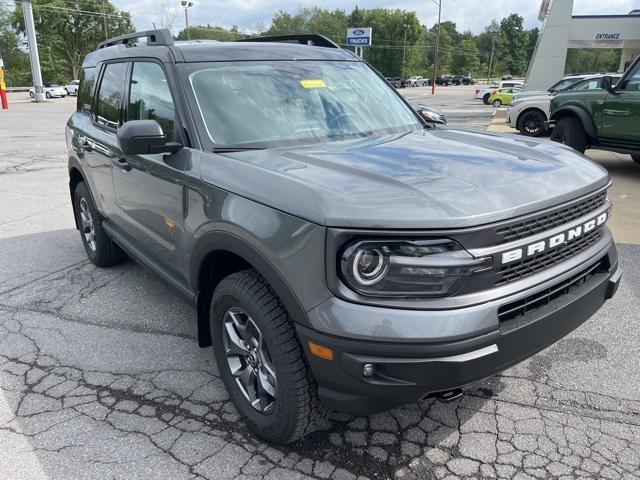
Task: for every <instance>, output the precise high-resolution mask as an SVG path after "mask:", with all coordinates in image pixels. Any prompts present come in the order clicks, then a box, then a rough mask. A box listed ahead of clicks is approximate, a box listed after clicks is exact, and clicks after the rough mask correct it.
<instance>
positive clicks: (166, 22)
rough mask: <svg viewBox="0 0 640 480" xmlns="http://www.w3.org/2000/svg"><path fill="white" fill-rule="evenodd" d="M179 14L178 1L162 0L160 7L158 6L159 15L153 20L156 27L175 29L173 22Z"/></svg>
mask: <svg viewBox="0 0 640 480" xmlns="http://www.w3.org/2000/svg"><path fill="white" fill-rule="evenodd" d="M177 16H178V4H177V2H175V4H174V2H170V1H169V0H162V2H161V3H160V7H159V8H158V15H156V19H155V21H154V22H153V23H154V26H155V27H156V28H166V29H167V30H172V29H173V23H174V22H175V21H176V17H177Z"/></svg>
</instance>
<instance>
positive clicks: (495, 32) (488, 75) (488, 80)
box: [487, 30, 498, 83]
mask: <svg viewBox="0 0 640 480" xmlns="http://www.w3.org/2000/svg"><path fill="white" fill-rule="evenodd" d="M491 33H493V36H492V37H491V56H490V57H489V72H488V73H487V83H489V82H490V81H491V67H493V55H494V53H495V48H496V35H497V34H498V32H497V31H496V30H494V31H492V32H491Z"/></svg>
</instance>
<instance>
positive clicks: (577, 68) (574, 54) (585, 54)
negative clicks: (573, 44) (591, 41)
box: [565, 48, 622, 74]
mask: <svg viewBox="0 0 640 480" xmlns="http://www.w3.org/2000/svg"><path fill="white" fill-rule="evenodd" d="M621 54H622V51H621V50H618V49H613V48H570V49H569V50H568V51H567V63H566V64H565V73H567V74H571V73H591V72H616V71H618V67H619V66H620V55H621Z"/></svg>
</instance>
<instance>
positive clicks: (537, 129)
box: [507, 74, 622, 137]
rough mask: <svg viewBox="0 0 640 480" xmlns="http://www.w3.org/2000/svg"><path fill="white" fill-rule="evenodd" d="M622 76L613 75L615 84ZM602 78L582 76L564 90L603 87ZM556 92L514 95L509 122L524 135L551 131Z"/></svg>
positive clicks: (537, 135) (535, 134)
mask: <svg viewBox="0 0 640 480" xmlns="http://www.w3.org/2000/svg"><path fill="white" fill-rule="evenodd" d="M621 77H622V75H621V74H615V75H611V81H612V82H613V83H614V84H615V83H617V82H618V81H619V80H620V78H621ZM602 79H603V75H592V76H588V77H586V78H584V77H582V80H580V81H578V82H576V83H572V84H571V85H570V86H569V87H567V88H565V89H563V90H562V91H566V92H570V91H582V90H593V89H596V88H603V85H602ZM555 93H557V92H554V93H548V94H541V95H538V96H529V97H525V98H521V95H522V94H521V93H518V94H516V95H515V96H514V97H513V98H514V99H513V102H512V103H511V107H509V110H507V124H508V125H509V126H510V127H512V128H517V129H518V130H519V131H520V133H521V134H522V135H526V136H529V137H540V136H542V135H545V134H547V133H548V132H549V129H548V128H547V121H548V120H549V108H550V105H551V99H552V98H553V97H554V96H555Z"/></svg>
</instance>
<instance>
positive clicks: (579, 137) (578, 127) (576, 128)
mask: <svg viewBox="0 0 640 480" xmlns="http://www.w3.org/2000/svg"><path fill="white" fill-rule="evenodd" d="M551 140H553V141H554V142H560V143H563V144H565V145H566V146H568V147H571V148H573V149H574V150H577V151H578V152H580V153H584V151H585V150H586V149H587V142H588V140H587V134H586V132H585V131H584V127H583V126H582V122H580V120H579V119H578V118H576V117H563V118H561V119H560V120H558V122H557V123H556V126H555V127H553V131H552V132H551Z"/></svg>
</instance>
